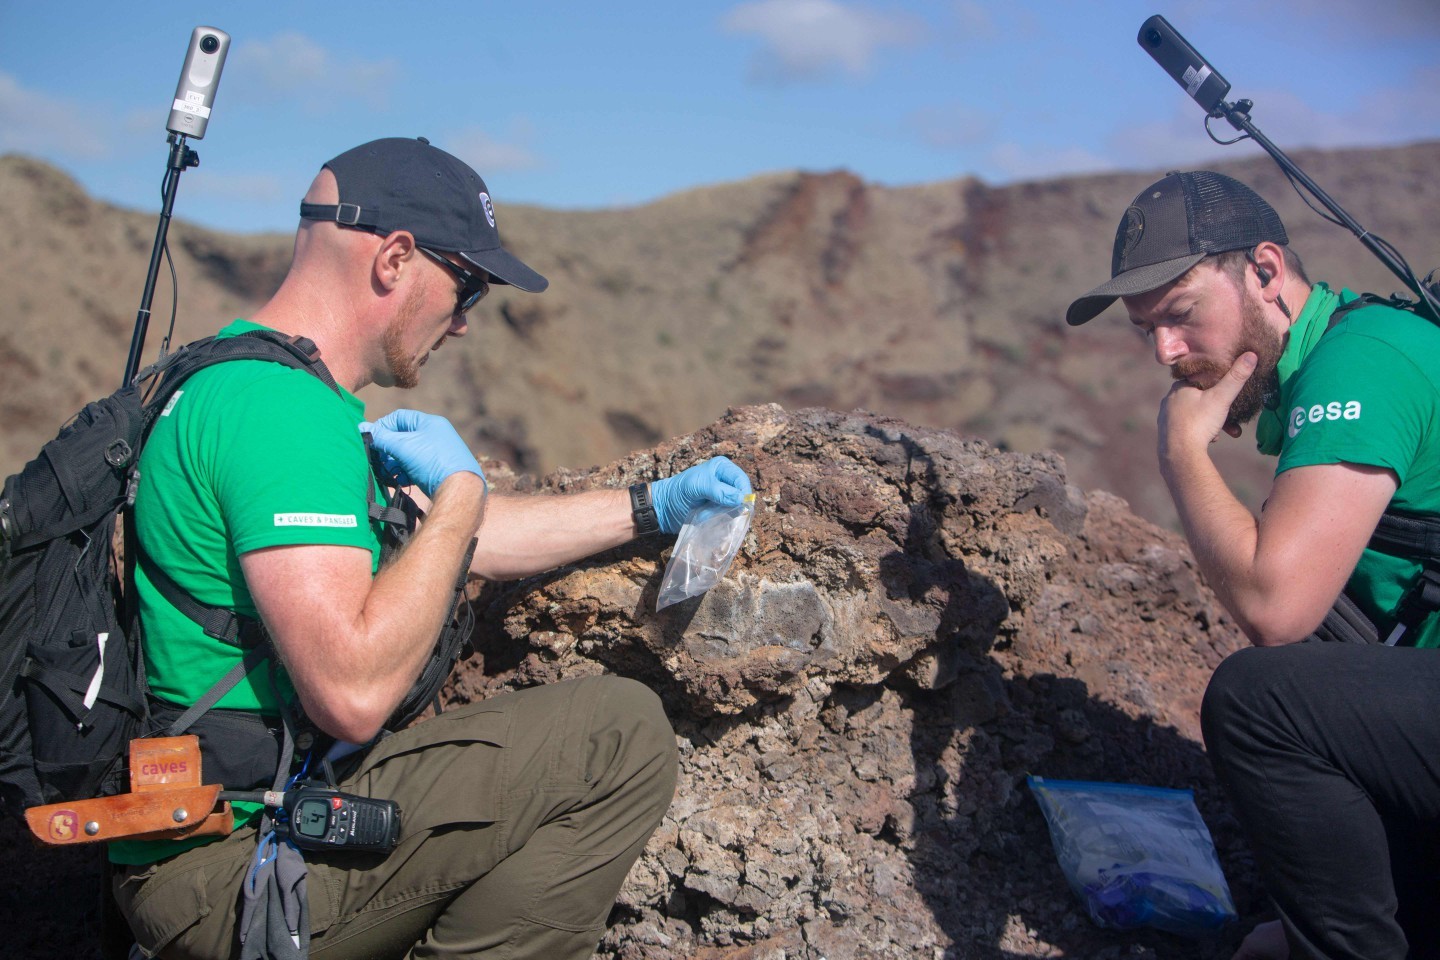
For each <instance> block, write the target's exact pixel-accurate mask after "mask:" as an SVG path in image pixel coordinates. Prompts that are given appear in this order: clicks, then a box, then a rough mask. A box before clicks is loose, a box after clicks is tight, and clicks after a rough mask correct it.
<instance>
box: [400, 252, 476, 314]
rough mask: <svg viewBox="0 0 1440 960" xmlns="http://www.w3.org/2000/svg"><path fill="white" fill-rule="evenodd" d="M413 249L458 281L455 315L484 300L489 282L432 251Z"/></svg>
mask: <svg viewBox="0 0 1440 960" xmlns="http://www.w3.org/2000/svg"><path fill="white" fill-rule="evenodd" d="M415 249H416V250H419V251H420V252H421V253H423V254H425V256H427V257H429V258H430V259H431V260H434V261H435V262H436V263H438V264H440V266H442V267H444V268H445V269H446V270H449V271H450V274H451V276H453V277H454V278H455V279H456V280H459V281H460V292H459V293H457V294H456V295H455V312H456V313H464V312H465V311H467V310H469V309H470V308H471V307H473V306H475V304H477V303H479V302H480V301H481V300H483V299H484V298H485V294H487V293H489V292H490V284H489V282H488V281H485V280H482V279H480V275H479V274H477V273H471V272H470V271H469V270H466V269H465V268H463V267H458V266H456V265H455V264H454V263H451V262H450V261H449V260H448V259H446V258H445V257H442V256H440V254H438V253H436V252H435V251H434V250H427V249H425V248H424V247H422V246H419V245H417V246H416V247H415Z"/></svg>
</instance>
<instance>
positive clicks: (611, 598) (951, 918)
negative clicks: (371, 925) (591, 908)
mask: <svg viewBox="0 0 1440 960" xmlns="http://www.w3.org/2000/svg"><path fill="white" fill-rule="evenodd" d="M715 454H725V455H727V456H729V457H731V458H732V459H734V460H735V461H736V462H737V463H739V464H741V465H742V466H743V467H744V468H745V469H746V470H747V471H748V472H749V474H750V476H751V477H752V479H753V480H754V483H755V488H756V493H757V494H758V500H757V506H758V510H757V512H756V515H755V517H754V522H753V525H752V528H751V532H750V534H749V536H748V537H747V539H746V541H745V544H744V546H743V547H742V549H741V551H740V554H739V556H738V557H737V558H736V561H735V563H734V565H733V566H732V568H731V570H730V572H729V574H728V575H727V577H726V578H725V580H724V581H723V582H722V583H720V584H719V585H718V586H716V587H715V588H714V589H712V590H711V591H710V592H709V593H707V594H705V595H704V596H702V597H697V598H693V599H691V600H687V601H684V602H682V603H680V604H677V605H675V606H673V607H670V608H668V609H666V610H665V611H663V612H661V613H659V614H656V613H654V612H653V611H654V605H655V598H656V594H657V592H658V587H659V582H660V579H661V574H662V571H663V569H664V563H665V560H666V557H667V551H668V549H669V546H670V542H671V541H670V540H669V538H663V537H659V538H654V539H651V540H644V541H636V542H633V543H631V544H627V545H626V546H624V547H622V548H619V549H617V550H613V551H610V552H608V553H606V554H603V555H600V556H597V557H594V558H591V559H590V560H587V561H585V562H583V563H580V564H576V565H573V566H568V567H564V568H561V569H558V570H555V571H552V572H550V573H547V574H546V575H544V576H540V577H535V578H531V579H528V580H524V581H520V582H516V583H503V584H487V585H484V586H483V587H479V588H477V589H476V590H475V592H474V594H473V603H474V606H475V609H476V613H477V614H478V616H477V622H478V624H479V626H478V627H477V636H476V638H475V640H476V643H475V646H476V649H477V650H479V651H480V653H479V654H477V655H476V656H475V657H474V658H472V659H471V660H469V661H467V662H466V663H465V664H463V665H462V666H461V668H460V669H459V670H458V671H457V672H456V674H455V675H454V676H453V677H452V679H451V683H450V686H449V688H448V690H447V693H446V698H447V700H448V701H449V702H451V703H462V702H469V701H472V700H475V699H478V698H482V697H486V696H491V695H494V694H497V693H500V692H502V691H504V690H505V689H511V688H518V687H524V686H529V685H534V684H539V683H547V682H552V681H555V680H559V679H563V678H566V677H575V676H583V675H588V674H594V673H600V672H602V671H610V672H615V673H620V674H625V675H628V676H632V677H636V678H638V679H640V680H642V681H644V682H645V683H647V684H649V685H650V686H651V687H652V688H653V689H655V690H656V691H657V692H658V693H659V694H660V695H661V697H662V698H663V700H664V702H665V705H666V709H667V712H668V713H669V716H670V717H671V720H672V722H673V724H674V727H675V731H676V735H677V737H678V742H679V744H680V751H681V777H680V784H679V787H678V790H677V794H676V797H675V801H674V803H673V805H672V806H671V809H670V811H669V814H668V815H667V816H666V818H665V821H664V823H663V824H662V825H661V827H660V829H659V830H658V832H657V833H656V835H655V837H654V838H653V839H652V841H651V843H650V844H649V846H648V847H647V849H646V851H645V853H644V854H643V855H642V857H641V859H640V861H639V862H638V863H637V864H636V866H635V869H634V870H633V871H632V872H631V874H630V877H629V879H628V881H627V882H626V885H625V887H624V889H623V891H622V893H621V896H620V899H619V902H618V903H617V905H616V907H615V909H614V911H613V912H612V915H611V923H612V926H611V929H610V930H609V931H608V933H607V934H606V936H605V939H604V940H603V942H602V944H601V950H600V954H599V955H600V956H601V957H604V958H609V960H652V958H655V960H658V958H662V957H664V958H670V957H695V958H704V960H722V958H723V960H782V958H806V960H820V958H825V960H850V958H902V957H903V958H913V957H922V958H947V960H948V958H970V957H974V958H1018V957H1061V956H1064V957H1087V958H1089V957H1093V958H1102V960H1103V958H1121V957H1150V958H1157V957H1167V958H1169V957H1178V958H1182V960H1186V958H1194V960H1199V958H1212V957H1215V958H1220V957H1226V958H1228V957H1229V956H1230V954H1231V952H1232V951H1233V949H1234V946H1235V944H1236V943H1237V942H1238V940H1239V938H1240V935H1241V933H1242V932H1243V929H1244V928H1243V927H1232V928H1231V929H1229V930H1227V931H1224V932H1222V933H1221V934H1219V935H1218V936H1217V937H1216V938H1215V939H1213V940H1211V941H1209V942H1195V941H1190V940H1184V939H1180V938H1177V937H1173V936H1170V935H1167V934H1161V933H1153V932H1128V933H1127V932H1116V931H1107V930H1101V929H1099V928H1097V927H1096V926H1094V925H1093V924H1092V923H1091V921H1090V920H1089V919H1088V918H1087V917H1086V915H1085V912H1084V910H1083V908H1082V907H1081V906H1080V904H1079V902H1078V901H1077V900H1076V899H1075V898H1074V897H1073V896H1072V894H1071V893H1070V891H1069V889H1068V888H1067V887H1066V885H1065V882H1064V879H1063V877H1062V875H1061V872H1060V870H1059V868H1058V866H1057V865H1056V862H1055V858H1054V854H1053V852H1052V849H1051V846H1050V841H1049V836H1048V833H1047V831H1046V828H1045V825H1044V821H1043V819H1042V817H1041V816H1040V813H1039V810H1038V808H1037V806H1036V805H1035V803H1034V801H1033V799H1032V798H1031V797H1030V796H1029V792H1028V790H1027V789H1026V787H1025V775H1026V774H1027V773H1033V774H1037V775H1043V776H1047V777H1063V778H1075V779H1090V780H1117V781H1127V782H1135V783H1147V784H1153V785H1159V786H1170V787H1188V788H1192V789H1194V790H1195V791H1196V798H1197V802H1198V804H1199V806H1200V809H1201V811H1202V813H1203V814H1204V815H1205V817H1206V819H1207V821H1208V823H1209V825H1210V827H1211V831H1212V833H1213V834H1214V837H1215V840H1216V844H1217V847H1218V849H1219V852H1220V856H1221V862H1222V864H1223V865H1224V867H1225V868H1226V872H1227V875H1228V877H1229V879H1230V883H1231V888H1232V892H1233V893H1234V895H1235V899H1236V902H1237V905H1238V906H1239V908H1240V911H1241V913H1242V916H1245V917H1246V918H1247V920H1249V919H1253V918H1254V915H1255V914H1256V912H1257V910H1258V909H1259V908H1260V906H1261V898H1260V895H1259V891H1258V889H1257V887H1256V882H1255V878H1254V871H1253V866H1252V864H1251V862H1250V860H1249V856H1248V853H1247V852H1246V849H1245V846H1244V842H1243V840H1242V838H1241V837H1240V836H1239V834H1238V831H1237V828H1236V826H1235V824H1234V821H1233V820H1232V819H1231V818H1230V816H1229V813H1228V811H1227V809H1226V807H1225V803H1224V800H1223V797H1222V796H1221V795H1220V793H1219V791H1218V789H1217V787H1216V785H1215V783H1214V780H1213V778H1212V776H1211V773H1210V769H1209V766H1208V764H1207V762H1206V760H1205V757H1204V753H1203V748H1202V746H1201V745H1200V742H1199V733H1198V707H1199V702H1200V697H1201V694H1202V693H1203V691H1204V687H1205V682H1206V680H1207V678H1208V677H1209V674H1210V671H1211V670H1213V668H1214V667H1215V665H1216V664H1218V663H1219V661H1220V660H1221V659H1222V658H1223V657H1224V656H1225V655H1226V654H1227V653H1229V652H1231V651H1232V650H1234V649H1236V648H1238V647H1239V646H1241V645H1242V644H1243V638H1242V637H1241V636H1240V635H1239V633H1238V631H1237V630H1236V629H1235V628H1234V626H1233V624H1232V623H1231V622H1230V621H1229V620H1228V619H1227V618H1226V617H1225V615H1224V614H1223V612H1222V611H1221V609H1220V608H1219V606H1218V605H1217V603H1216V602H1215V600H1214V598H1213V596H1212V595H1211V594H1210V592H1209V591H1208V590H1207V589H1206V588H1205V587H1204V585H1203V584H1202V583H1201V582H1200V580H1199V579H1198V576H1197V573H1196V568H1195V565H1194V562H1193V560H1192V559H1191V557H1190V554H1189V552H1188V551H1187V549H1186V547H1185V546H1184V544H1183V542H1182V541H1180V540H1179V539H1178V538H1176V537H1175V536H1173V535H1171V534H1167V533H1165V532H1163V531H1161V530H1159V529H1158V528H1156V527H1154V526H1152V525H1150V524H1149V523H1147V522H1145V521H1143V520H1140V519H1138V518H1137V517H1135V516H1134V515H1133V514H1132V513H1131V512H1130V511H1129V509H1128V507H1127V506H1126V504H1125V503H1124V502H1123V501H1121V500H1119V499H1118V498H1116V497H1113V496H1111V495H1109V494H1106V493H1099V492H1096V493H1090V494H1088V495H1087V494H1083V493H1082V492H1081V491H1079V490H1078V489H1076V488H1075V487H1073V486H1071V485H1069V484H1067V482H1066V477H1065V469H1064V465H1063V463H1062V461H1061V460H1060V458H1059V457H1057V456H1055V455H1054V454H1038V455H1032V454H1015V453H1006V452H1002V451H997V450H996V449H994V448H992V447H990V446H988V445H986V444H985V443H983V442H981V441H978V440H973V439H966V438H962V437H960V436H957V435H956V434H953V433H949V432H944V431H936V430H927V429H919V428H915V427H912V426H909V425H907V424H906V423H904V422H901V421H898V420H892V419H887V418H883V417H878V416H874V415H871V414H867V413H863V412H855V413H849V414H842V413H836V412H832V411H828V410H821V409H809V410H800V411H797V412H786V411H785V410H783V409H781V408H780V407H778V406H758V407H747V408H742V409H738V410H732V411H731V412H730V413H728V414H727V415H726V416H725V417H724V418H722V419H721V420H720V421H718V422H716V423H715V424H713V425H712V426H710V427H708V428H706V429H705V430H702V431H700V432H699V433H696V434H694V435H691V436H688V437H684V438H680V439H677V440H672V441H669V442H666V443H662V444H661V445H659V446H658V447H656V448H655V449H653V450H650V451H646V452H643V453H638V454H634V455H632V456H630V457H628V458H626V459H624V460H621V461H619V462H617V463H615V464H612V465H610V466H608V467H604V468H600V469H596V470H593V471H588V472H583V473H576V472H560V473H556V474H552V475H550V476H547V477H545V478H543V479H539V480H537V479H534V478H531V477H526V476H517V475H514V474H512V473H510V472H509V471H508V469H507V468H506V467H504V465H502V464H497V463H492V464H489V465H487V472H488V473H489V474H490V475H491V479H492V485H493V487H494V488H495V489H496V490H500V491H520V492H524V491H535V490H545V491H554V492H565V491H573V490H581V489H587V488H590V487H594V486H621V485H624V484H628V483H632V482H635V481H637V480H643V479H653V478H656V477H660V476H664V475H668V474H670V473H673V472H675V471H677V470H679V469H682V468H683V467H685V466H688V465H690V464H692V463H694V462H697V461H699V460H701V459H703V458H705V457H708V456H712V455H715ZM0 851H3V852H5V853H6V854H7V855H8V862H10V863H12V864H15V863H19V862H22V861H28V862H29V863H30V864H33V867H29V868H27V869H25V870H14V871H10V872H9V874H8V876H7V878H6V879H4V880H3V881H0V915H3V916H5V917H6V918H7V923H6V926H7V929H9V930H11V931H12V936H15V937H18V939H17V940H16V941H15V942H14V943H13V944H12V946H13V947H14V948H15V949H18V950H19V951H20V952H19V953H18V954H17V955H20V956H26V957H30V958H35V960H48V958H56V960H58V958H60V957H72V956H90V955H93V954H94V952H95V951H94V941H93V934H92V932H91V927H90V926H87V923H86V921H87V918H88V916H89V914H91V913H93V906H91V904H92V903H93V899H92V897H91V896H90V895H88V894H87V895H77V893H70V894H68V895H67V896H65V897H64V898H63V901H64V904H65V906H64V910H65V911H68V912H57V910H56V909H55V907H56V906H57V905H59V904H60V903H61V901H60V900H57V899H56V891H57V890H58V887H59V886H60V885H65V886H66V887H69V888H72V889H74V890H76V891H77V892H78V891H79V890H86V889H88V890H92V891H93V890H94V889H95V888H96V885H97V884H98V876H97V874H98V862H97V860H96V858H95V857H94V856H93V855H92V854H89V853H84V852H76V851H67V852H66V853H65V855H62V856H55V855H54V854H52V853H50V852H45V853H41V852H38V851H36V850H34V849H33V848H31V847H30V846H29V845H28V843H27V841H26V839H25V838H24V837H22V836H20V835H19V833H18V831H16V830H15V829H14V825H13V824H6V825H5V826H4V827H3V829H0ZM47 891H49V892H47Z"/></svg>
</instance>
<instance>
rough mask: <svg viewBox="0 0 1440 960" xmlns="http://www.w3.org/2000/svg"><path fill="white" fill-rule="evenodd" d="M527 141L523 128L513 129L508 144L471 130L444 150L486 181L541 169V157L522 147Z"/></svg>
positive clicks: (522, 125) (506, 141)
mask: <svg viewBox="0 0 1440 960" xmlns="http://www.w3.org/2000/svg"><path fill="white" fill-rule="evenodd" d="M529 138H530V131H529V128H528V126H526V125H524V124H521V125H519V126H514V125H512V130H511V136H510V138H509V139H508V140H497V139H495V137H493V136H492V135H491V134H489V133H487V132H486V131H484V130H479V129H476V128H473V127H472V128H470V129H467V130H461V131H459V132H458V133H456V134H455V135H454V136H452V137H449V138H448V141H447V143H445V144H444V149H445V150H446V152H448V153H453V154H454V155H455V156H457V157H459V158H460V159H461V160H464V161H465V162H466V163H468V164H470V166H472V167H474V168H475V170H476V172H478V173H479V174H480V176H482V177H488V176H490V175H491V174H492V173H498V172H502V171H503V172H509V171H516V170H534V169H537V168H539V167H542V166H544V163H543V162H542V161H541V159H540V157H539V156H538V155H537V154H536V153H535V152H534V151H533V150H532V149H530V147H529V146H528V145H527V144H526V143H525V141H526V140H528V139H529ZM437 145H438V144H437Z"/></svg>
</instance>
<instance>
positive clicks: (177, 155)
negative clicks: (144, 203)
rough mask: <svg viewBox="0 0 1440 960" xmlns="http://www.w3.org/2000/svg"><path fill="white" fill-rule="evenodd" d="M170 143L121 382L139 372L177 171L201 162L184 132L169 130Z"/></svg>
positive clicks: (171, 206) (177, 184) (177, 181)
mask: <svg viewBox="0 0 1440 960" xmlns="http://www.w3.org/2000/svg"><path fill="white" fill-rule="evenodd" d="M166 142H167V143H169V144H170V160H169V162H168V163H167V164H166V166H165V184H164V187H163V188H162V190H161V195H162V200H161V204H160V223H159V225H158V226H157V227H156V228H155V245H154V247H152V248H151V250H150V270H149V272H148V273H146V274H145V290H144V292H143V293H141V294H140V312H139V313H137V314H136V315H135V332H134V334H133V335H132V336H131V338H130V356H129V358H128V359H127V360H126V361H125V379H124V380H123V381H121V385H122V386H123V385H125V384H129V383H130V382H131V381H132V380H134V379H135V374H137V373H139V372H140V362H141V356H142V354H143V353H144V352H145V333H146V331H147V330H148V329H149V327H150V303H151V301H152V300H154V298H155V279H156V278H157V277H158V276H159V275H160V258H161V256H162V255H163V254H164V252H165V237H166V234H168V233H169V232H170V212H171V210H173V209H174V207H175V190H176V188H177V187H178V186H179V185H180V174H182V173H184V172H185V170H186V168H187V167H195V166H199V165H200V155H199V154H198V153H196V152H195V151H194V150H191V149H190V148H189V147H187V146H186V145H185V135H184V134H183V133H172V134H170V136H169V137H167V138H166Z"/></svg>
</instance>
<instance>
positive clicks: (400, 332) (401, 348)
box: [384, 290, 424, 390]
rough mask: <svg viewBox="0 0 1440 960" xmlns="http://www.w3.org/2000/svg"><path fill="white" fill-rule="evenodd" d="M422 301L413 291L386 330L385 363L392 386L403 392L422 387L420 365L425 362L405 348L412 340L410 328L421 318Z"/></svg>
mask: <svg viewBox="0 0 1440 960" xmlns="http://www.w3.org/2000/svg"><path fill="white" fill-rule="evenodd" d="M422 299H423V297H421V296H420V295H419V292H418V291H414V290H412V291H411V293H410V295H409V296H408V297H406V299H405V302H404V303H402V304H401V305H400V309H399V311H398V312H397V313H396V315H395V319H394V320H391V321H390V326H388V327H386V328H385V340H384V346H385V363H386V365H387V366H388V367H389V368H390V378H391V380H392V381H393V383H392V386H396V387H399V388H400V389H401V390H412V389H414V388H415V387H417V386H419V385H420V365H421V364H422V363H423V362H424V361H423V359H416V358H415V357H414V356H412V355H411V354H410V352H409V351H408V350H407V349H406V347H405V341H406V340H408V339H410V338H409V336H408V334H409V332H410V328H411V327H413V326H414V325H415V323H416V321H417V319H418V318H419V316H420V301H421V300H422Z"/></svg>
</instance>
